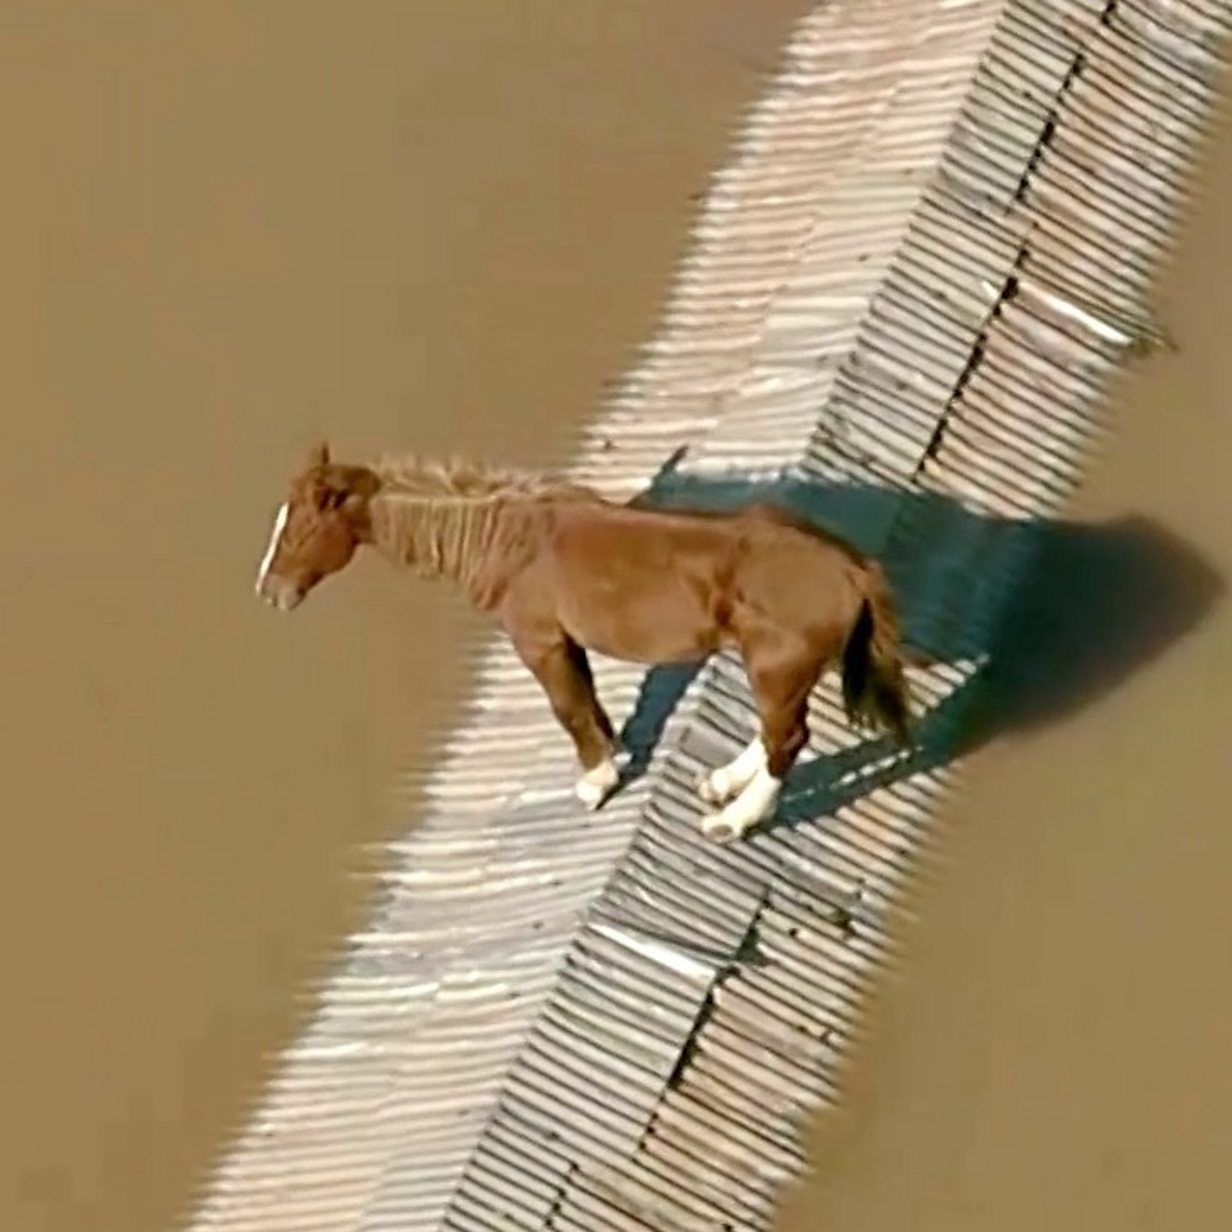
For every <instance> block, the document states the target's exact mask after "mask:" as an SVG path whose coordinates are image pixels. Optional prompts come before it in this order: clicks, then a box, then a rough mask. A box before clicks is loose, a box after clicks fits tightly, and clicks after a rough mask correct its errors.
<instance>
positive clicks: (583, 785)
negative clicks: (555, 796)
mask: <svg viewBox="0 0 1232 1232" xmlns="http://www.w3.org/2000/svg"><path fill="white" fill-rule="evenodd" d="M619 781H620V771H619V770H618V769H617V768H616V763H615V762H614V761H613V760H612V759H611V758H610V757H609V758H607V759H606V760H604V761H601V762H600V763H599V764H598V765H597V766H592V767H591V768H590V769H589V770H587V771H586V773H585V774H583V775H582V777H581V778H579V779H578V781H577V785H576V786H575V787H574V791H575V792H576V793H577V798H578V799H579V800H581V802H582V803H583V804H584V805H585V806H586V807H587V808H588V809H592V810H593V809H597V808H598V807H599V805H601V804H602V803H603V801H604V800H606V799H607V797H608V794H609V793H610V792H611V790H612V788H613V787H615V786H616V784H617V783H618V782H619Z"/></svg>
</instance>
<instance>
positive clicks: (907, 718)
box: [843, 561, 911, 745]
mask: <svg viewBox="0 0 1232 1232" xmlns="http://www.w3.org/2000/svg"><path fill="white" fill-rule="evenodd" d="M856 585H857V587H858V591H859V595H860V609H859V612H858V613H857V614H856V618H855V622H854V623H853V624H852V626H851V629H850V630H849V631H848V634H847V641H846V642H845V644H844V645H843V707H844V709H845V710H846V711H847V718H848V720H849V721H850V722H851V723H852V725H853V726H855V727H871V728H873V729H874V730H885V731H889V732H890V733H891V734H892V735H893V736H894V738H895V739H896V740H897V741H898V742H899V744H902V745H909V744H910V743H911V713H910V710H909V709H908V705H907V682H906V678H905V677H904V675H903V649H902V646H901V644H900V641H899V632H898V618H897V616H896V615H895V612H894V600H893V598H892V597H891V595H890V588H889V585H888V583H887V582H886V576H885V573H884V572H883V570H882V568H881V566H880V565H879V564H878V563H877V562H876V561H867V562H866V563H865V565H864V568H863V570H862V572H861V573H860V574H858V575H857V579H856Z"/></svg>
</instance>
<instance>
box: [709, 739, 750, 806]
mask: <svg viewBox="0 0 1232 1232" xmlns="http://www.w3.org/2000/svg"><path fill="white" fill-rule="evenodd" d="M765 764H766V746H765V745H764V744H763V743H762V739H761V737H760V736H754V737H753V739H752V740H750V741H749V743H748V744H747V745H745V747H744V748H743V749H741V750H740V752H739V753H737V754H736V756H735V757H733V758H732V760H731V761H729V762H727V763H725V764H724V765H722V766H719V767H718V768H717V769H715V770H711V771H710V773H709V774H707V775H704V776H703V777H702V780H701V782H700V783H699V784H698V785H697V794H698V795H699V796H701V798H702V800H703V801H705V803H706V804H712V805H714V806H715V807H720V806H722V805H724V804H726V803H727V802H728V801H729V800H731V799H732V798H733V797H735V796H738V795H739V794H740V793H741V792H742V791H743V790H744V789H745V788H746V787H747V786H748V785H749V784H750V783H751V782H752V781H753V778H754V776H755V775H756V774H757V772H758V770H760V769H761V768H762V767H763V766H764V765H765Z"/></svg>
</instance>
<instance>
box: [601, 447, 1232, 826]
mask: <svg viewBox="0 0 1232 1232" xmlns="http://www.w3.org/2000/svg"><path fill="white" fill-rule="evenodd" d="M767 499H768V500H772V501H775V502H778V503H780V504H782V505H785V506H787V507H788V508H790V509H791V510H793V511H794V512H796V513H797V514H800V515H803V516H805V517H806V518H808V519H809V520H810V521H812V522H814V523H815V524H817V525H819V526H821V527H823V528H825V529H826V530H829V531H831V532H833V533H835V534H838V535H840V536H842V537H843V538H844V539H846V540H848V541H849V542H851V543H853V544H855V545H856V546H857V547H859V548H861V549H863V550H865V551H869V552H872V553H874V554H875V555H877V556H878V557H879V558H880V559H881V561H882V563H883V565H884V566H885V568H886V570H887V572H888V574H889V576H890V578H891V581H892V582H893V584H894V588H895V594H896V597H897V600H898V606H899V614H900V620H901V623H902V626H903V634H904V640H905V641H906V642H907V644H908V645H909V646H910V647H911V648H913V649H914V650H916V651H918V652H922V653H923V654H924V655H925V656H927V657H929V658H932V659H935V660H939V661H945V662H952V663H957V662H960V661H964V660H965V661H968V662H976V663H983V666H982V667H981V668H980V670H978V671H977V672H975V673H974V674H973V675H972V676H971V677H970V679H969V680H968V681H967V682H966V683H965V684H963V685H961V686H960V687H959V688H958V689H957V690H956V691H955V692H954V693H952V694H951V695H950V696H949V697H948V698H946V699H945V700H943V701H942V702H941V703H940V704H938V705H936V706H935V707H934V708H932V709H931V710H929V711H928V712H927V713H926V714H925V715H923V716H922V717H921V719H920V722H919V724H918V727H917V738H918V746H917V748H916V749H915V751H914V752H913V753H911V754H910V755H909V756H900V757H899V758H898V759H897V760H894V761H892V762H888V758H889V755H890V753H891V752H892V749H891V746H890V745H889V744H888V742H887V741H885V740H866V741H863V742H861V743H860V744H859V745H858V746H856V747H855V748H853V749H851V750H849V751H846V752H844V753H840V754H838V755H836V756H832V757H822V758H818V759H817V760H815V761H812V762H809V763H806V764H799V765H797V767H796V768H795V769H794V770H793V772H792V774H791V776H790V777H789V780H788V783H787V789H786V791H785V792H784V796H783V800H782V803H781V804H780V807H779V812H778V824H793V823H796V822H801V821H805V820H808V819H811V818H815V817H817V816H820V815H823V814H826V813H830V812H833V810H834V809H836V808H838V807H841V806H842V805H843V804H844V803H848V802H850V800H852V799H854V798H856V797H858V796H860V795H862V794H864V793H866V792H868V791H869V790H871V788H872V787H873V786H875V785H877V784H880V783H885V782H887V781H891V780H894V779H898V778H901V777H904V776H906V775H908V774H913V773H916V772H918V771H920V770H924V769H928V768H930V767H936V766H939V765H944V764H946V763H948V762H949V761H951V760H953V759H954V758H956V757H959V756H962V755H965V754H967V753H970V752H972V751H974V750H975V749H976V748H978V747H980V746H981V745H983V744H985V743H987V742H988V741H990V740H992V739H994V738H996V737H998V736H1002V735H1006V734H1010V733H1013V732H1018V731H1025V730H1030V729H1032V728H1035V727H1038V726H1040V725H1043V724H1047V723H1051V722H1053V721H1056V720H1059V719H1061V718H1064V717H1066V716H1068V715H1070V714H1073V713H1076V712H1077V711H1079V710H1081V709H1082V708H1083V707H1084V706H1087V705H1089V704H1091V703H1093V702H1095V701H1098V700H1099V699H1100V698H1101V697H1103V696H1105V695H1106V694H1108V693H1110V692H1112V691H1113V690H1115V689H1116V688H1117V687H1118V686H1119V685H1120V684H1121V682H1122V681H1124V680H1126V679H1127V678H1129V677H1130V676H1131V675H1132V674H1133V673H1134V672H1135V671H1137V670H1138V669H1139V668H1141V667H1143V666H1145V665H1146V664H1147V663H1149V662H1151V661H1152V660H1153V659H1155V658H1157V657H1158V656H1159V655H1161V654H1162V653H1164V651H1166V650H1167V649H1168V647H1169V646H1171V645H1172V644H1173V643H1175V642H1176V641H1178V640H1179V639H1181V638H1182V637H1184V636H1185V635H1186V634H1187V633H1188V632H1189V631H1191V630H1192V629H1194V628H1195V627H1196V626H1197V625H1198V624H1200V623H1201V621H1202V620H1203V619H1204V618H1205V617H1206V615H1207V614H1208V613H1209V612H1210V611H1211V609H1212V608H1213V607H1214V606H1215V605H1216V603H1217V602H1218V601H1219V600H1220V598H1221V597H1222V595H1223V591H1224V582H1223V580H1222V578H1221V577H1220V576H1219V574H1218V573H1217V572H1216V571H1215V569H1214V568H1213V567H1212V566H1211V565H1210V564H1209V563H1208V562H1207V561H1206V560H1205V559H1204V558H1203V557H1202V556H1201V555H1200V554H1199V553H1198V552H1197V551H1196V550H1195V549H1194V548H1193V547H1192V546H1191V545H1190V544H1188V543H1186V542H1185V541H1184V540H1182V539H1181V538H1180V537H1179V536H1177V535H1175V534H1174V533H1172V532H1171V531H1169V530H1168V529H1167V528H1166V527H1165V526H1163V525H1161V524H1160V523H1158V522H1156V521H1154V520H1153V519H1150V518H1146V517H1140V516H1129V517H1122V518H1116V519H1112V520H1110V521H1106V522H1099V523H1084V522H1071V521H1064V520H1052V519H1040V520H1034V521H1017V520H1011V519H1005V518H998V517H989V516H985V515H982V514H978V513H974V512H972V511H971V510H970V509H968V508H967V507H965V506H964V505H962V504H960V503H959V502H957V501H955V500H952V499H950V498H948V497H945V496H941V495H937V494H933V493H927V492H918V491H908V492H904V491H899V490H893V489H888V488H875V487H871V486H866V485H854V484H853V485H838V484H828V483H815V482H808V481H805V480H799V479H784V480H779V481H776V482H774V483H770V484H765V483H762V484H756V483H752V482H744V481H740V480H738V479H732V478H726V477H724V478H721V479H710V478H699V477H696V476H689V475H682V474H680V473H679V472H676V471H674V470H672V469H670V467H669V468H665V469H664V470H663V471H662V472H660V474H659V475H658V476H657V477H656V479H655V480H654V482H653V483H652V484H651V486H650V487H649V488H648V489H647V491H645V492H644V493H642V494H641V495H639V496H638V497H637V498H635V502H634V503H636V504H638V505H647V506H653V507H659V508H668V507H672V508H700V509H711V510H715V509H726V508H733V507H736V506H739V505H742V504H745V503H747V502H749V501H751V500H767ZM698 670H699V667H698V666H694V667H689V668H666V667H664V668H655V669H653V670H652V671H650V672H649V673H648V674H647V677H646V679H645V681H644V683H643V687H642V690H641V694H640V697H639V699H638V703H637V705H636V707H635V709H634V712H633V714H632V715H631V716H630V718H629V720H628V722H627V723H626V725H625V728H624V730H623V732H622V738H623V740H624V742H625V744H626V747H627V748H628V749H629V750H630V752H631V753H632V762H631V766H630V771H629V774H630V777H635V776H636V775H638V774H640V773H643V772H644V770H645V768H646V766H647V765H648V764H649V760H650V757H651V754H652V753H653V750H654V747H655V745H656V744H657V743H658V740H659V738H660V736H661V734H662V731H663V727H664V725H665V723H666V721H667V717H668V715H669V714H670V712H671V710H672V708H673V707H674V706H675V704H676V703H677V702H678V701H679V700H680V698H681V696H682V695H683V693H684V691H685V689H686V688H687V687H688V685H689V683H690V681H691V680H692V678H693V676H694V675H696V673H697V671H698Z"/></svg>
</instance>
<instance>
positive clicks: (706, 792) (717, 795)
mask: <svg viewBox="0 0 1232 1232" xmlns="http://www.w3.org/2000/svg"><path fill="white" fill-rule="evenodd" d="M697 794H698V795H699V796H700V797H701V800H702V803H703V804H709V805H712V806H713V807H715V808H722V807H723V805H725V804H726V803H727V802H728V800H730V799H731V796H732V786H731V781H730V779H728V777H727V768H726V767H725V766H721V767H720V768H719V769H718V770H712V771H711V772H710V773H709V774H703V775H700V776H699V777H698V780H697Z"/></svg>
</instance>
